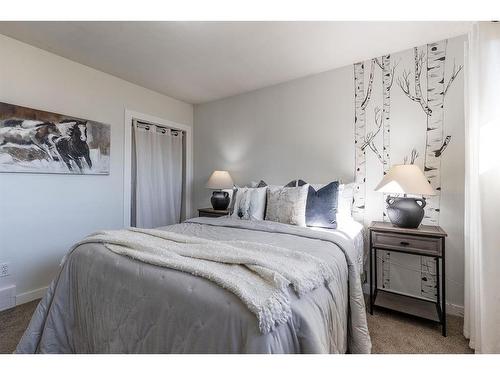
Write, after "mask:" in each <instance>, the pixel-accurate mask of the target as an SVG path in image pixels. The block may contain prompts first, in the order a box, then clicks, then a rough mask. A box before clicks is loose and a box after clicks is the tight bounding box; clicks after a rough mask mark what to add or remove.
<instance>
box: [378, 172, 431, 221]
mask: <svg viewBox="0 0 500 375" xmlns="http://www.w3.org/2000/svg"><path fill="white" fill-rule="evenodd" d="M375 191H378V192H381V193H388V194H403V197H392V196H390V195H389V196H388V197H387V199H386V202H387V216H389V220H390V221H391V223H392V224H393V225H395V226H396V227H400V228H418V226H419V225H420V223H421V222H422V219H423V218H424V207H425V205H426V202H425V198H423V197H422V198H409V197H407V196H406V195H407V194H412V195H436V192H435V191H434V189H433V188H432V186H431V185H430V184H429V181H427V178H426V177H425V176H424V174H423V173H422V171H421V170H420V168H419V167H418V166H417V165H415V164H400V165H394V166H392V167H391V169H389V172H387V174H386V175H385V176H384V178H383V179H382V181H380V183H379V184H378V185H377V187H376V188H375Z"/></svg>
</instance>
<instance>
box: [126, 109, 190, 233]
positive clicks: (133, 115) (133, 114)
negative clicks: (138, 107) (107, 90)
mask: <svg viewBox="0 0 500 375" xmlns="http://www.w3.org/2000/svg"><path fill="white" fill-rule="evenodd" d="M133 120H138V121H145V122H150V123H153V124H157V125H160V126H166V127H169V128H172V129H176V130H181V131H183V132H184V134H185V136H186V140H185V144H186V184H185V187H186V192H185V194H184V214H185V217H186V219H189V218H191V217H192V216H193V213H192V201H193V127H192V126H191V125H186V124H181V123H178V122H174V121H170V120H167V119H162V118H160V117H156V116H152V115H148V114H146V113H141V112H137V111H132V110H129V109H127V108H125V134H124V147H123V152H124V162H123V225H124V227H129V226H130V223H131V212H130V211H131V199H132V191H131V190H132V121H133Z"/></svg>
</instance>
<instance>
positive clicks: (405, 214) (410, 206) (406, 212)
mask: <svg viewBox="0 0 500 375" xmlns="http://www.w3.org/2000/svg"><path fill="white" fill-rule="evenodd" d="M386 202H387V216H389V220H390V221H391V223H392V224H393V225H394V226H396V227H399V228H418V226H419V225H420V223H421V222H422V219H423V218H424V207H425V205H426V202H425V199H423V198H407V197H404V198H395V197H388V198H387V200H386ZM419 202H420V204H419Z"/></svg>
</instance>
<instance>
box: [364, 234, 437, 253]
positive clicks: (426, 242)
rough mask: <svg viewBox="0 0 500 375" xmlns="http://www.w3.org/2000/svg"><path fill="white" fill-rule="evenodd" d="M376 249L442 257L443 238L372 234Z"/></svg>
mask: <svg viewBox="0 0 500 375" xmlns="http://www.w3.org/2000/svg"><path fill="white" fill-rule="evenodd" d="M372 236H373V237H372V244H373V247H375V248H383V249H389V250H396V251H397V250H402V251H405V252H414V253H418V254H422V255H430V256H441V253H442V249H441V238H435V237H423V236H412V235H404V234H399V233H388V232H383V233H382V232H375V231H373V232H372Z"/></svg>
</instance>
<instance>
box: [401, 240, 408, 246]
mask: <svg viewBox="0 0 500 375" xmlns="http://www.w3.org/2000/svg"><path fill="white" fill-rule="evenodd" d="M400 244H401V245H402V246H408V245H409V244H410V243H409V242H406V241H401V242H400Z"/></svg>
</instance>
